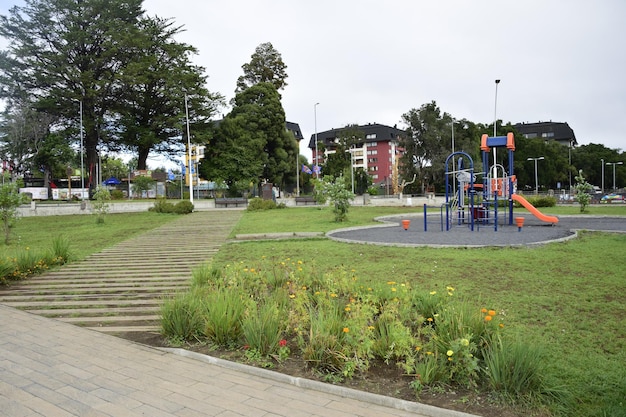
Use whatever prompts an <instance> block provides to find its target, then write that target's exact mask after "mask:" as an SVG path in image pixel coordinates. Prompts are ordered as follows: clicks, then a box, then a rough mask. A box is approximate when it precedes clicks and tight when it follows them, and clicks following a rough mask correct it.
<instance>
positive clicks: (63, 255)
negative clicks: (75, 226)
mask: <svg viewBox="0 0 626 417" xmlns="http://www.w3.org/2000/svg"><path fill="white" fill-rule="evenodd" d="M70 246H71V245H70V240H69V239H68V238H67V237H66V236H56V237H55V238H54V239H52V249H51V258H52V260H53V262H54V263H55V264H56V265H63V264H65V263H67V262H69V261H70V260H71V259H70V255H71V252H70Z"/></svg>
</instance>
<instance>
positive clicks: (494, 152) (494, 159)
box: [493, 80, 500, 184]
mask: <svg viewBox="0 0 626 417" xmlns="http://www.w3.org/2000/svg"><path fill="white" fill-rule="evenodd" d="M498 84H500V80H496V98H495V100H494V105H493V137H494V138H495V137H496V136H497V134H496V127H497V126H498V116H497V114H498V113H497V112H498ZM497 164H498V162H497V161H496V147H495V146H494V147H493V178H494V179H497V177H498V169H497V167H496V165H497ZM497 183H498V182H497V180H496V184H497Z"/></svg>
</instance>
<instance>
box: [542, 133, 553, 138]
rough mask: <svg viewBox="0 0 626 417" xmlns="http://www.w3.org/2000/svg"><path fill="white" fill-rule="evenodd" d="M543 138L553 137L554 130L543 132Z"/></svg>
mask: <svg viewBox="0 0 626 417" xmlns="http://www.w3.org/2000/svg"><path fill="white" fill-rule="evenodd" d="M541 137H542V138H553V137H554V132H545V133H542V134H541Z"/></svg>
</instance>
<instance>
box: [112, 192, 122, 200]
mask: <svg viewBox="0 0 626 417" xmlns="http://www.w3.org/2000/svg"><path fill="white" fill-rule="evenodd" d="M111 199H112V200H122V199H124V191H122V190H111Z"/></svg>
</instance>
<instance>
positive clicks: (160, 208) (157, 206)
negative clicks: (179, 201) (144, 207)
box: [148, 197, 174, 213]
mask: <svg viewBox="0 0 626 417" xmlns="http://www.w3.org/2000/svg"><path fill="white" fill-rule="evenodd" d="M148 210H149V211H154V212H155V213H173V212H174V204H172V203H170V202H169V201H167V199H166V198H164V197H157V199H156V201H155V202H154V206H152V207H150V208H149V209H148Z"/></svg>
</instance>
